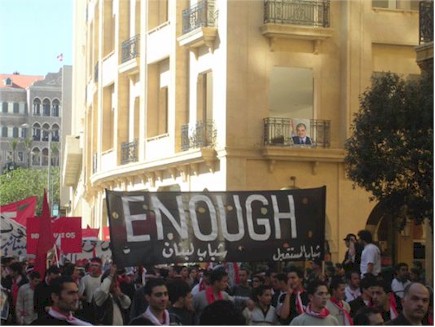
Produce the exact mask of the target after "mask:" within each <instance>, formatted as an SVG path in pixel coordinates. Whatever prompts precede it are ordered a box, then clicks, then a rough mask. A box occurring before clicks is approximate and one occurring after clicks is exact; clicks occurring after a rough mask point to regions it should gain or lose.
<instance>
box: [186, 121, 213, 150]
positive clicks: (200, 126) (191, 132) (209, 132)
mask: <svg viewBox="0 0 435 327" xmlns="http://www.w3.org/2000/svg"><path fill="white" fill-rule="evenodd" d="M216 137H217V130H216V128H215V126H214V122H213V121H211V120H208V121H205V122H202V121H198V122H196V123H193V124H186V125H183V126H181V150H182V151H187V150H189V149H195V148H203V147H210V148H213V147H214V146H215V145H216Z"/></svg>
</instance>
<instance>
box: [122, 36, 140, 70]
mask: <svg viewBox="0 0 435 327" xmlns="http://www.w3.org/2000/svg"><path fill="white" fill-rule="evenodd" d="M121 48H122V57H121V62H122V63H124V62H127V61H129V60H131V59H134V58H136V57H139V49H140V34H138V35H135V36H133V37H131V38H129V39H128V40H126V41H124V42H122V45H121Z"/></svg>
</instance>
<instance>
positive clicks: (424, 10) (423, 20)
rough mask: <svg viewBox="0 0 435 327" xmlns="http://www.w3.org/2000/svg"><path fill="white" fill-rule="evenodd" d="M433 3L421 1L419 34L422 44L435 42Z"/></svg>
mask: <svg viewBox="0 0 435 327" xmlns="http://www.w3.org/2000/svg"><path fill="white" fill-rule="evenodd" d="M433 14H434V8H433V1H420V4H419V19H420V23H419V30H420V31H419V34H420V44H424V43H429V42H433Z"/></svg>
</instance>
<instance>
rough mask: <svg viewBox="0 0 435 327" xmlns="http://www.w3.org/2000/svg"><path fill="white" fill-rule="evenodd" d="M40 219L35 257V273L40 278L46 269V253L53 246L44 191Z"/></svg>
mask: <svg viewBox="0 0 435 327" xmlns="http://www.w3.org/2000/svg"><path fill="white" fill-rule="evenodd" d="M38 219H41V221H40V224H39V231H38V232H39V238H38V245H37V250H36V257H35V269H34V270H35V271H37V272H39V273H40V274H41V276H45V270H46V269H47V252H48V251H49V250H51V249H52V248H53V246H54V243H55V240H54V237H53V233H52V231H51V217H50V206H49V204H48V201H47V192H46V191H45V189H44V200H43V202H42V213H41V216H40V217H38Z"/></svg>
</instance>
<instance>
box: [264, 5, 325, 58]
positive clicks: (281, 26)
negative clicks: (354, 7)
mask: <svg viewBox="0 0 435 327" xmlns="http://www.w3.org/2000/svg"><path fill="white" fill-rule="evenodd" d="M329 27H330V1H329V0H321V1H304V0H265V1H264V25H263V26H261V27H260V30H261V32H262V34H263V35H264V36H265V37H267V38H268V39H269V41H270V46H271V49H272V51H274V50H275V47H276V41H277V40H282V39H298V40H308V41H313V42H314V48H313V52H314V53H318V50H319V45H320V41H322V40H324V39H326V38H329V37H331V36H332V30H331V29H330V28H329Z"/></svg>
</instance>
